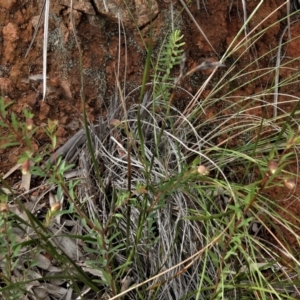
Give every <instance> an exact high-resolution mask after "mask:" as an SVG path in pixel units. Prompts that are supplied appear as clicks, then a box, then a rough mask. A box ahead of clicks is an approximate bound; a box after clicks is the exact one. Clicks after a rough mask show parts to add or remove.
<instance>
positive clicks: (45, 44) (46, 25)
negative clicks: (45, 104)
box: [43, 0, 50, 101]
mask: <svg viewBox="0 0 300 300" xmlns="http://www.w3.org/2000/svg"><path fill="white" fill-rule="evenodd" d="M49 14H50V0H46V3H45V20H44V42H43V101H44V100H45V97H46V93H47V53H48V30H49Z"/></svg>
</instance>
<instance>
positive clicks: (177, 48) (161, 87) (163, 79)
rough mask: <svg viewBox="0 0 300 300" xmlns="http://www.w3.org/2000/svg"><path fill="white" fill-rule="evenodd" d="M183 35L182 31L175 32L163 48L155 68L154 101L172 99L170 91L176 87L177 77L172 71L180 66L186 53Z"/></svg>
mask: <svg viewBox="0 0 300 300" xmlns="http://www.w3.org/2000/svg"><path fill="white" fill-rule="evenodd" d="M182 38H183V35H182V34H181V33H180V30H174V31H173V32H171V34H170V36H169V40H168V42H167V43H166V45H164V46H163V47H162V51H161V52H160V53H159V58H158V60H157V63H156V66H155V74H154V76H153V83H154V84H153V86H154V88H153V89H154V92H153V97H154V99H157V98H160V97H161V98H162V100H163V101H162V103H163V102H167V101H168V100H169V99H170V95H171V93H170V90H171V89H172V88H173V87H174V84H175V77H172V75H171V71H172V70H173V68H174V67H175V66H177V65H179V64H180V62H181V60H182V55H183V52H184V49H183V46H184V44H185V42H182Z"/></svg>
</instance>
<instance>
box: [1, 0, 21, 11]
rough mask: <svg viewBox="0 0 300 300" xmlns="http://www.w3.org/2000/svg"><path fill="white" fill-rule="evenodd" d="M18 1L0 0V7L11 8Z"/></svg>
mask: <svg viewBox="0 0 300 300" xmlns="http://www.w3.org/2000/svg"><path fill="white" fill-rule="evenodd" d="M16 3H17V0H0V7H1V8H5V9H7V10H11V9H12V8H13V7H14V5H15V4H16Z"/></svg>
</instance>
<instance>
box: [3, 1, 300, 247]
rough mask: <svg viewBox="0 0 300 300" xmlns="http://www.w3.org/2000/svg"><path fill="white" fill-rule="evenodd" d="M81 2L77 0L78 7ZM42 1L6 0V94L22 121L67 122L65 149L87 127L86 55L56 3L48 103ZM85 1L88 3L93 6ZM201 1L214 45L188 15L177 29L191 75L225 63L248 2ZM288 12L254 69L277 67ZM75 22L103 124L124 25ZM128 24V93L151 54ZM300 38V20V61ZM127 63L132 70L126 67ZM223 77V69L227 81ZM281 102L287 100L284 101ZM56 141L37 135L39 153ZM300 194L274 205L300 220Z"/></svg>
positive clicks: (10, 160)
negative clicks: (27, 117)
mask: <svg viewBox="0 0 300 300" xmlns="http://www.w3.org/2000/svg"><path fill="white" fill-rule="evenodd" d="M78 1H79V0H78ZM78 1H75V4H76V3H77V2H78ZM42 2H43V1H37V0H33V1H31V0H27V1H26V0H23V1H17V0H10V1H8V0H0V95H2V96H3V97H4V98H5V101H6V102H13V105H12V106H11V108H10V109H11V110H10V111H13V112H15V113H16V114H17V116H20V115H21V111H22V109H23V108H27V109H29V110H30V111H31V112H32V113H33V114H34V124H35V125H36V126H43V125H45V124H46V122H47V120H48V119H52V120H59V127H58V132H57V136H58V144H62V143H64V142H65V140H66V139H68V138H69V137H70V136H72V135H73V134H74V133H75V132H76V131H77V130H78V128H79V127H80V126H81V124H80V120H81V118H82V116H81V112H82V104H81V99H80V76H79V56H78V50H77V47H76V44H75V40H74V36H73V33H72V24H71V22H70V8H69V7H68V1H51V7H50V20H49V22H50V24H49V41H48V44H49V45H48V70H47V76H48V82H47V97H46V100H45V101H42V88H43V86H42V82H41V81H40V80H38V79H37V80H36V77H34V76H35V75H39V74H42V48H43V28H42V27H43V22H42V24H41V28H40V29H39V31H38V34H37V37H36V39H35V42H34V43H33V46H32V48H31V50H30V52H29V54H28V56H27V57H26V58H25V53H26V51H27V49H28V47H29V44H30V42H31V39H32V37H33V33H34V27H35V26H36V24H37V22H38V17H39V13H40V11H41V7H42ZM81 2H86V3H88V0H86V1H81ZM100 2H101V1H100ZM199 2H200V9H198V8H197V5H196V1H192V3H191V4H189V9H190V11H191V12H192V14H193V16H194V17H195V19H196V21H197V22H198V24H199V25H200V27H201V29H202V30H203V32H204V33H205V34H206V36H207V39H208V40H209V41H210V43H211V45H209V44H208V43H207V41H206V39H205V38H204V37H203V35H202V34H201V33H200V32H199V30H198V29H197V27H196V26H195V24H194V23H193V22H192V20H191V18H190V17H189V16H188V15H187V13H186V12H183V13H182V17H181V18H179V19H178V20H176V22H178V23H177V25H178V26H179V27H181V30H182V32H183V34H184V40H185V42H186V45H185V48H186V49H185V50H186V53H187V63H186V66H187V69H192V68H193V67H195V66H197V65H198V64H200V63H201V62H202V61H204V60H205V59H210V60H212V61H218V60H219V58H220V57H221V56H222V54H223V53H224V52H225V51H226V49H227V48H228V46H229V45H230V43H231V42H232V40H233V39H234V37H235V36H236V34H237V32H238V31H239V30H240V28H241V26H242V24H243V8H242V1H228V0H208V1H200V0H199ZM246 2H247V13H248V15H250V14H251V12H252V11H253V10H254V9H255V7H256V5H257V4H258V2H259V1H246ZM61 3H64V4H61ZM169 3H170V1H166V0H158V1H157V4H158V12H159V13H158V15H157V16H156V17H155V19H154V21H153V32H154V55H155V53H157V49H158V48H159V45H160V42H161V41H162V39H163V38H164V35H163V34H164V32H166V30H167V29H168V28H169V27H170V23H171V21H170V4H169ZM173 3H174V8H173V9H174V12H179V11H181V10H182V6H181V4H180V2H179V0H175V1H173ZM204 3H205V7H204ZM281 4H282V0H268V1H264V3H263V4H262V6H261V7H260V8H259V10H258V11H257V13H256V14H255V16H254V17H253V19H252V20H251V22H250V23H249V30H251V28H253V27H254V26H255V25H257V24H258V23H259V22H261V21H262V20H263V19H264V18H266V17H267V16H268V15H269V14H270V13H271V12H273V11H275V9H276V8H277V7H279V5H281ZM75 8H76V7H75ZM285 14H286V7H285V6H284V7H282V8H281V9H279V10H278V11H276V12H275V13H273V14H272V15H271V16H269V17H268V18H267V20H266V21H265V22H264V23H263V24H262V25H261V26H260V27H259V28H258V29H257V30H263V29H266V28H268V26H270V25H271V24H273V23H275V22H277V24H276V25H275V26H272V27H271V28H269V29H268V30H267V32H266V34H265V35H263V37H262V38H260V39H258V41H257V42H256V43H255V45H254V49H253V52H255V55H256V57H262V56H264V55H265V56H264V58H263V59H261V60H259V62H258V64H259V65H258V66H253V68H266V67H270V66H272V65H274V61H275V60H276V58H274V57H275V55H276V50H274V51H270V50H271V49H275V48H276V47H277V45H278V43H279V39H280V36H281V35H282V32H283V27H284V26H285V25H286V20H282V21H279V20H281V19H282V18H283V17H284V16H285ZM74 17H75V23H76V30H77V33H78V38H79V41H80V44H81V47H82V50H83V70H84V76H85V85H84V88H85V94H86V108H87V111H88V115H89V118H90V120H91V121H96V120H97V117H98V116H99V115H101V114H104V113H105V108H106V107H107V106H108V105H109V102H110V101H111V100H112V98H113V97H114V95H115V82H116V71H117V62H118V45H119V35H118V32H119V31H118V24H117V23H115V22H114V21H113V20H111V19H110V18H109V17H105V16H103V15H100V14H99V13H96V12H95V10H94V9H91V8H90V7H88V8H79V9H78V8H77V9H75V10H74ZM124 26H125V31H126V44H125V41H124V39H122V41H121V49H120V54H121V61H120V76H119V78H120V81H122V80H123V78H124V76H125V75H126V91H125V93H128V92H129V91H131V90H132V89H133V88H135V87H137V86H138V85H140V84H141V81H142V76H143V66H144V62H145V57H146V53H145V50H144V49H145V48H144V46H143V43H142V40H141V38H140V36H139V34H138V32H137V31H136V30H135V29H133V28H132V27H130V26H129V25H128V24H125V25H124ZM147 30H149V29H148V27H147V26H144V27H143V28H142V34H143V35H144V37H147V34H148V31H147ZM299 32H300V22H295V23H292V25H291V36H292V38H295V39H294V40H292V41H291V42H290V43H289V44H288V47H285V49H284V50H285V51H286V53H285V57H286V58H289V59H291V58H297V57H300V39H297V38H296V37H297V36H298V35H299ZM125 46H126V47H127V48H126V47H125ZM126 49H127V50H126ZM126 51H127V54H128V56H127V62H126V61H125V54H126ZM241 51H242V50H241ZM238 54H239V53H238V52H237V53H236V54H235V55H236V57H233V58H232V61H234V60H235V59H236V58H237V57H238ZM253 55H254V54H253V53H252V54H251V53H249V54H248V56H245V55H244V56H243V57H242V59H240V60H239V61H238V63H237V66H236V68H238V69H242V68H243V67H244V66H246V65H247V64H248V63H249V61H251V60H252V59H253V57H252V56H253ZM230 63H231V62H230V61H228V62H226V64H229V65H230ZM125 65H126V66H127V68H126V69H125ZM289 67H290V69H286V70H285V71H281V74H280V76H281V78H288V77H289V76H290V73H291V72H290V71H289V70H292V68H293V67H295V68H298V67H299V61H298V60H296V61H295V62H294V63H293V64H291V65H289ZM124 70H125V71H124ZM208 75H209V72H202V73H197V74H195V75H193V76H191V77H190V78H188V79H187V80H186V81H185V82H184V84H183V85H184V87H185V88H186V89H187V90H189V91H190V92H191V93H195V92H196V91H197V90H198V88H199V87H200V86H201V84H202V83H203V82H204V81H205V79H206V78H207V77H208ZM221 75H222V71H220V75H219V76H221ZM243 80H246V78H243ZM269 80H270V78H268V77H266V76H265V77H263V78H261V79H260V82H259V84H258V83H257V82H253V84H249V85H248V86H247V87H243V88H241V89H238V90H236V91H235V92H234V94H235V95H238V96H243V95H251V94H255V93H257V92H258V91H259V90H261V89H262V88H263V87H264V86H267V82H268V81H269ZM213 84H214V81H212V82H211V83H210V84H209V85H208V86H207V90H206V91H205V92H204V93H203V95H202V97H205V95H208V94H209V92H210V90H211V89H212V87H213ZM299 89H300V87H299V86H297V85H290V86H288V87H283V88H282V90H281V92H282V93H292V94H294V95H296V96H299V95H300V90H299ZM267 100H268V99H267ZM281 100H282V99H281V98H279V101H281ZM131 101H132V102H134V101H136V99H134V98H132V99H131ZM176 105H177V106H178V108H179V109H181V110H183V109H184V108H185V107H186V105H187V102H186V101H185V99H184V98H180V99H177V100H176ZM284 109H286V110H287V111H290V110H292V109H293V106H292V105H291V106H290V107H289V106H288V105H285V106H284ZM217 111H218V107H214V108H211V110H210V111H207V116H208V117H209V116H211V115H212V114H214V113H216V112H217ZM251 113H253V114H255V115H257V116H262V115H264V116H266V117H267V116H269V117H271V116H272V111H271V110H270V111H265V110H264V111H263V110H262V109H255V110H252V112H251ZM0 130H1V132H0V133H1V134H2V135H4V134H5V132H4V131H3V129H0ZM48 142H49V140H48V138H47V137H46V136H45V135H44V134H43V133H42V131H38V132H37V134H36V136H35V143H36V148H37V149H39V148H41V147H43V146H44V145H45V144H46V143H48ZM22 151H24V148H16V149H10V150H9V151H7V150H0V163H1V169H0V172H1V174H2V175H3V174H5V173H6V172H7V171H8V170H9V169H10V168H11V167H12V166H13V165H14V164H15V163H16V161H17V158H18V156H19V154H20V153H22ZM269 192H270V191H269ZM287 195H288V197H287ZM299 196H300V187H299V186H297V188H296V189H295V190H294V191H293V194H291V193H287V191H282V192H280V193H279V194H278V191H275V190H274V199H276V201H280V203H281V205H282V206H283V207H285V208H286V210H287V211H289V212H291V213H293V214H294V215H296V216H297V218H298V219H299V218H300V202H299V200H298V199H299ZM284 216H285V217H286V218H287V219H289V218H290V216H289V214H288V213H286V214H285V215H284ZM295 220H296V219H295V218H292V222H294V223H295V222H296V221H295ZM296 223H297V224H296V225H297V226H299V225H300V224H298V222H296ZM283 230H284V229H283ZM286 239H288V242H289V243H290V244H291V247H295V248H298V242H297V241H296V240H294V237H291V238H290V239H289V236H288V235H286Z"/></svg>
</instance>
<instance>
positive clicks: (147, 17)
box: [94, 0, 159, 28]
mask: <svg viewBox="0 0 300 300" xmlns="http://www.w3.org/2000/svg"><path fill="white" fill-rule="evenodd" d="M94 2H95V5H96V8H97V10H98V12H99V13H100V14H102V15H105V16H107V17H108V18H109V19H111V20H113V21H115V22H118V16H119V17H120V19H121V21H123V22H124V24H125V25H126V26H131V27H132V26H135V23H134V21H133V18H134V20H136V22H137V25H138V27H139V28H140V27H143V26H145V25H147V24H148V23H150V22H151V21H152V20H153V19H154V18H155V17H156V16H157V15H158V13H159V9H158V5H157V2H156V0H152V1H145V0H128V1H126V5H125V4H124V0H95V1H94ZM148 3H151V7H149V4H148ZM128 9H129V10H130V12H129V11H128Z"/></svg>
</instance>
